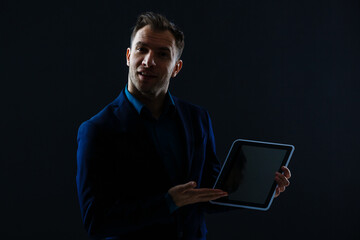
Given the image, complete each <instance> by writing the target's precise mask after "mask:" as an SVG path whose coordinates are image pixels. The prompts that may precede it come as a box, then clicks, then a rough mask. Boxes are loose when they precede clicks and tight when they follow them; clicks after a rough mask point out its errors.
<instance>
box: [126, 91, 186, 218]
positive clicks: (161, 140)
mask: <svg viewBox="0 0 360 240" xmlns="http://www.w3.org/2000/svg"><path fill="white" fill-rule="evenodd" d="M125 94H126V97H127V98H128V100H129V102H130V103H131V104H132V105H133V106H134V108H135V109H136V111H137V112H138V114H139V115H140V117H141V119H142V121H143V123H144V126H145V128H146V130H147V131H148V134H149V136H150V137H151V139H152V141H153V143H154V145H155V147H156V150H157V152H158V153H159V155H160V156H161V157H162V160H163V162H164V165H165V167H166V168H167V170H168V173H169V177H170V179H171V180H172V182H173V183H174V184H175V185H177V184H182V183H183V182H182V179H183V178H184V171H185V166H184V165H185V164H184V149H183V148H184V147H183V143H182V140H183V136H182V131H181V128H182V125H181V122H180V119H179V116H178V114H177V113H176V108H175V104H174V101H173V99H172V97H171V94H170V92H168V93H167V94H166V97H165V103H164V108H163V112H162V114H161V116H160V118H159V119H155V118H154V117H153V116H152V114H151V112H150V111H149V109H148V108H147V107H146V106H145V105H144V104H143V103H141V102H140V101H139V100H138V99H136V98H135V97H134V96H133V95H132V94H131V93H130V92H129V91H128V89H127V86H126V87H125ZM166 199H167V202H168V205H169V209H170V211H171V212H173V211H175V210H176V209H177V206H176V205H175V204H174V202H173V201H172V199H171V197H170V196H169V195H168V194H167V195H166Z"/></svg>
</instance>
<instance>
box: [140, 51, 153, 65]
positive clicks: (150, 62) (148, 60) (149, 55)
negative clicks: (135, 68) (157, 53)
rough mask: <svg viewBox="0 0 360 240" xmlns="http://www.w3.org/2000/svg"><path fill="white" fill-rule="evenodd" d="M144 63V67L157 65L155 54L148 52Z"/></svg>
mask: <svg viewBox="0 0 360 240" xmlns="http://www.w3.org/2000/svg"><path fill="white" fill-rule="evenodd" d="M142 65H143V66H144V67H151V66H155V65H156V63H155V58H154V54H153V53H152V52H148V53H147V54H146V55H145V56H144V59H143V61H142Z"/></svg>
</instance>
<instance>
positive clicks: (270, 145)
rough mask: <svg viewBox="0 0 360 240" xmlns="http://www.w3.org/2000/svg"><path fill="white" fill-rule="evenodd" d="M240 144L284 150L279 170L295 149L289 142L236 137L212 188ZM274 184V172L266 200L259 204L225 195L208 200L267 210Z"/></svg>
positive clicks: (273, 193)
mask: <svg viewBox="0 0 360 240" xmlns="http://www.w3.org/2000/svg"><path fill="white" fill-rule="evenodd" d="M241 145H248V146H258V147H267V148H275V149H283V150H286V154H285V157H284V159H283V161H282V163H281V165H280V166H279V170H278V171H279V172H282V171H281V167H282V166H286V167H287V166H288V165H289V162H290V159H291V157H292V155H293V152H294V150H295V147H294V146H293V145H290V144H281V143H274V142H264V141H255V140H247V139H236V140H235V141H234V142H233V143H232V145H231V148H230V150H229V152H228V155H227V157H226V159H225V162H224V164H223V166H222V168H221V171H220V173H219V175H218V177H217V179H216V182H215V184H214V187H213V188H214V189H215V188H220V189H221V186H218V183H219V181H220V179H221V178H224V176H223V171H224V169H225V168H226V167H227V163H228V160H229V156H230V155H231V153H232V152H233V151H235V150H236V149H237V147H240V146H241ZM276 186H277V183H276V181H275V173H274V182H273V184H272V186H271V190H270V191H269V193H268V195H267V198H266V201H265V203H263V204H259V203H252V202H244V201H234V200H229V199H228V198H227V197H223V198H219V199H216V200H213V201H210V202H211V203H212V204H216V205H223V206H231V207H239V208H247V209H254V210H261V211H267V210H268V209H269V208H270V206H271V204H272V202H273V199H274V196H275V190H276Z"/></svg>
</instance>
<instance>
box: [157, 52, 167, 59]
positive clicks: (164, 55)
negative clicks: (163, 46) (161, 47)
mask: <svg viewBox="0 0 360 240" xmlns="http://www.w3.org/2000/svg"><path fill="white" fill-rule="evenodd" d="M159 56H160V57H162V58H168V57H169V53H168V52H159Z"/></svg>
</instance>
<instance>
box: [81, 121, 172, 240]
mask: <svg viewBox="0 0 360 240" xmlns="http://www.w3.org/2000/svg"><path fill="white" fill-rule="evenodd" d="M101 134H102V133H101V131H99V129H98V128H97V127H96V126H95V125H94V124H92V123H90V122H85V123H83V124H82V125H81V126H80V128H79V131H78V138H77V141H78V150H77V176H76V183H77V190H78V198H79V204H80V210H81V214H82V219H83V223H84V226H85V229H86V230H87V232H88V234H89V235H90V236H92V237H95V238H101V237H105V236H114V235H119V234H126V233H130V232H132V231H136V230H138V229H141V228H143V227H146V226H149V225H151V224H154V223H167V222H168V221H170V211H169V208H168V205H167V201H166V192H164V193H160V194H155V195H153V196H147V197H142V198H138V197H133V198H132V197H131V196H127V192H126V191H125V190H124V192H121V191H122V190H123V189H113V188H111V187H110V188H109V186H108V185H109V184H111V179H110V181H109V179H107V176H106V175H107V174H106V173H104V171H103V169H102V168H103V166H102V165H103V164H104V162H106V160H105V159H104V156H106V154H105V155H104V149H105V147H104V142H103V139H102V137H101ZM124 184H126V183H124ZM115 191H116V192H118V193H117V194H114V192H115ZM119 192H120V196H123V197H119Z"/></svg>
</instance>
